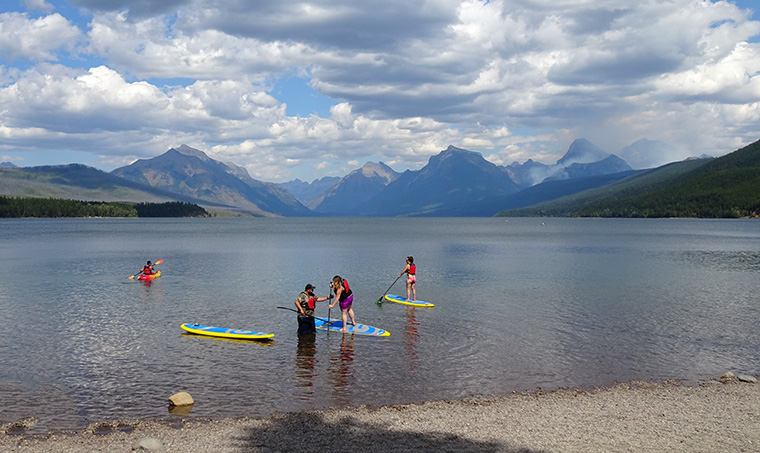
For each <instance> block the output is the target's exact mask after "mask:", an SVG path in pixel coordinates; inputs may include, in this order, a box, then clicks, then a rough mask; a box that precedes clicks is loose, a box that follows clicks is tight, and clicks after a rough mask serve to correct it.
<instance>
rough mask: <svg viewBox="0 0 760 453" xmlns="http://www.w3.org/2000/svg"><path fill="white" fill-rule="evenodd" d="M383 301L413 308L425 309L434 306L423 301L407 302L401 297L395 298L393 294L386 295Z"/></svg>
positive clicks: (407, 300)
mask: <svg viewBox="0 0 760 453" xmlns="http://www.w3.org/2000/svg"><path fill="white" fill-rule="evenodd" d="M385 300H389V301H391V302H396V303H397V304H404V305H411V306H413V307H425V308H433V307H435V305H434V304H433V303H431V302H425V301H424V300H409V299H405V298H403V297H401V296H396V295H394V294H388V295H387V296H385Z"/></svg>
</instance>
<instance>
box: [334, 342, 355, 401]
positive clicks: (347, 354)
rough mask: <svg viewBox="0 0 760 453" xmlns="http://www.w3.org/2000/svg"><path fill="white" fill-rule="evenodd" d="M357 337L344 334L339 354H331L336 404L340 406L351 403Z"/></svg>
mask: <svg viewBox="0 0 760 453" xmlns="http://www.w3.org/2000/svg"><path fill="white" fill-rule="evenodd" d="M355 337H356V335H354V334H349V333H344V334H343V336H342V338H341V340H340V348H339V349H338V352H337V353H335V352H331V357H330V374H331V376H332V381H333V389H334V393H335V399H336V402H337V403H338V404H339V405H348V404H350V403H351V394H352V392H351V384H352V383H353V378H354V367H353V364H354V338H355Z"/></svg>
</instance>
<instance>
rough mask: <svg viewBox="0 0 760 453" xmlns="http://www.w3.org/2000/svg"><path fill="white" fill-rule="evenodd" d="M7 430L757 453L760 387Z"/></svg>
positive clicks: (583, 393) (37, 440) (92, 441)
mask: <svg viewBox="0 0 760 453" xmlns="http://www.w3.org/2000/svg"><path fill="white" fill-rule="evenodd" d="M10 431H12V430H11V429H10V427H8V426H4V427H2V429H0V451H3V452H63V453H66V452H98V451H102V452H120V451H123V452H129V451H132V450H133V449H138V448H140V445H146V446H147V447H148V448H158V449H157V450H155V451H165V452H215V453H220V452H221V453H225V452H235V453H239V452H318V451H325V452H326V451H358V452H361V453H374V452H378V453H379V452H401V451H405V452H408V451H430V452H441V451H451V452H454V451H456V452H621V451H634V452H638V451H647V452H707V451H710V452H743V451H746V452H750V451H760V385H759V384H756V383H748V382H741V381H740V380H739V379H736V378H734V377H730V378H725V377H724V378H721V379H715V380H711V381H706V382H703V383H701V384H700V385H699V386H692V385H684V384H682V383H680V382H675V381H666V382H628V383H624V384H618V385H615V386H613V387H609V388H595V389H589V390H557V391H552V392H529V393H512V394H507V395H503V396H499V397H473V398H468V399H465V400H461V401H435V402H428V403H422V404H413V405H395V406H386V407H382V408H377V409H369V408H365V407H359V408H347V409H335V410H328V411H307V412H297V413H289V414H279V415H274V416H271V417H266V418H258V419H228V420H216V421H204V420H195V419H192V418H188V419H186V420H184V422H182V423H174V424H167V423H164V422H151V421H132V422H129V421H121V422H113V423H100V424H95V425H92V426H90V427H89V428H88V429H86V430H84V431H82V432H79V433H74V434H55V435H49V436H45V437H29V436H24V435H23V434H16V433H11V432H10ZM146 440H147V441H149V442H150V441H153V442H155V443H154V444H150V443H149V442H148V443H142V444H141V442H144V441H146Z"/></svg>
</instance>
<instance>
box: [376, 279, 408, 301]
mask: <svg viewBox="0 0 760 453" xmlns="http://www.w3.org/2000/svg"><path fill="white" fill-rule="evenodd" d="M401 275H404V274H401ZM401 275H399V276H398V277H396V280H393V283H391V286H389V287H388V289H386V290H385V292H384V293H383V295H382V296H380V298H379V299H377V303H378V304H382V303H383V302H382V301H383V297H385V295H386V294H388V291H390V290H391V288H393V285H395V284H396V282H397V281H398V279H400V278H401Z"/></svg>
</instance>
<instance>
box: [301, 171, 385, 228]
mask: <svg viewBox="0 0 760 453" xmlns="http://www.w3.org/2000/svg"><path fill="white" fill-rule="evenodd" d="M399 176H400V175H399V173H397V172H395V171H393V169H392V168H390V167H389V166H387V165H385V164H384V163H382V162H380V163H374V162H367V163H366V164H364V165H363V166H362V167H361V168H359V169H357V170H354V171H352V172H351V173H349V174H348V175H346V176H344V177H343V178H341V179H340V180H339V181H338V182H337V183H335V184H334V185H333V186H332V187H331V188H330V189H329V190H328V191H326V192H325V193H324V194H323V195H322V196H320V197H317V198H316V199H315V200H314V201H313V202H312V203H310V204H309V206H310V207H311V208H312V209H313V210H314V212H318V213H320V214H326V215H337V216H348V215H352V213H353V212H355V211H357V210H361V209H362V208H363V206H364V204H365V203H366V202H367V201H369V200H370V199H372V198H373V197H374V196H376V195H377V194H379V193H380V192H381V191H382V190H383V189H384V188H385V187H386V186H387V185H388V184H390V183H392V182H393V181H395V180H396V179H398V178H399Z"/></svg>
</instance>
